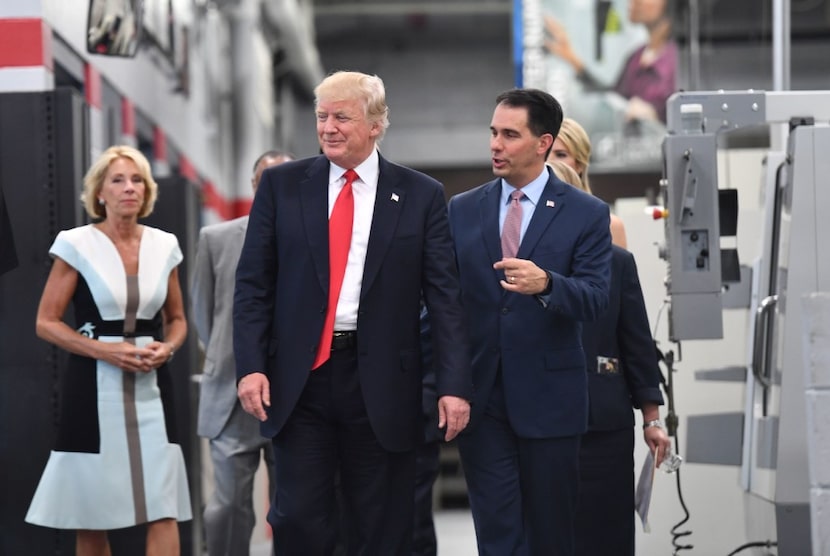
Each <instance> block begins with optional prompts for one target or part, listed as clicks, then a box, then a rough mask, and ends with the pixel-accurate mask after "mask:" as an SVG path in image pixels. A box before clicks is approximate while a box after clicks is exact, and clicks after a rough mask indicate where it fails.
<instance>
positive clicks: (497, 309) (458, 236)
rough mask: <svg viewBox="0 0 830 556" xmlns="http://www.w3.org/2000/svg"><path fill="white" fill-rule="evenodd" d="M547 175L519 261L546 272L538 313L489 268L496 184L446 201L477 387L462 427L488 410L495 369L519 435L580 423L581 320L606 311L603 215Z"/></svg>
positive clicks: (552, 433) (607, 241)
mask: <svg viewBox="0 0 830 556" xmlns="http://www.w3.org/2000/svg"><path fill="white" fill-rule="evenodd" d="M549 174H550V177H549V179H548V182H547V185H546V186H545V189H544V191H543V193H542V196H541V197H540V200H539V205H538V206H537V207H536V209H535V211H534V213H533V217H532V219H531V221H530V225H529V227H528V229H527V231H526V232H525V235H524V237H523V239H522V242H521V245H520V246H519V252H518V254H517V257H518V258H520V259H529V260H531V261H533V262H534V263H536V265H538V266H539V267H541V268H543V269H545V270H547V271H549V272H550V273H551V275H552V277H553V281H552V289H551V293H550V297H549V304H548V305H547V306H546V307H545V306H543V305H542V304H541V303H540V302H539V300H538V299H537V298H536V297H535V296H532V295H522V294H517V293H512V292H507V291H506V290H504V289H503V288H502V287H501V285H500V284H499V280H500V279H503V278H504V273H503V272H501V271H496V270H494V269H493V264H494V263H495V262H497V261H499V260H501V259H502V255H501V240H500V237H499V202H500V199H501V180H500V179H496V180H494V181H491V182H489V183H486V184H484V185H482V186H479V187H477V188H475V189H473V190H471V191H468V192H465V193H462V194H460V195H457V196H455V197H453V198H452V199H451V200H450V204H449V213H450V226H451V228H452V234H453V241H454V243H455V251H456V258H457V259H458V267H459V273H460V276H461V289H462V292H463V300H464V308H465V310H466V311H467V319H468V324H469V327H470V344H471V347H472V350H473V351H472V353H473V356H472V365H473V383H474V384H475V388H476V391H475V397H474V398H473V407H472V421H471V423H470V425H469V426H468V429H471V428H473V427H475V426H476V424H477V422H478V421H479V419H480V417H481V414H482V411H483V410H484V408H485V407H486V405H487V400H488V399H489V396H490V393H491V391H492V388H493V384H494V381H495V380H496V376H497V371H498V369H499V365H500V364H501V369H502V375H503V385H504V395H505V401H506V406H507V415H508V419H509V421H510V424H511V426H512V427H513V430H514V432H515V433H516V434H517V435H518V436H520V437H523V438H553V437H560V436H570V435H575V434H581V433H582V432H584V431H585V429H586V426H587V422H588V388H587V377H586V373H585V354H584V352H583V350H582V327H581V321H587V320H593V319H596V318H597V317H598V316H599V315H600V314H601V313H602V311H603V310H604V309H605V307H606V306H607V304H608V286H609V281H610V258H611V234H610V232H609V230H608V226H609V212H608V207H607V205H605V203H603V202H602V201H600V200H598V199H596V198H595V197H592V196H591V195H588V194H586V193H583V192H582V191H579V190H578V189H576V188H574V187H572V186H570V185H568V184H566V183H565V182H563V181H561V180H559V179H558V178H556V177H555V176H554V175H553V173H552V172H549ZM433 337H437V334H434V335H433Z"/></svg>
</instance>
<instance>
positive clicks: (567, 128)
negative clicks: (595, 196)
mask: <svg viewBox="0 0 830 556" xmlns="http://www.w3.org/2000/svg"><path fill="white" fill-rule="evenodd" d="M557 138H558V139H560V140H561V141H562V143H563V144H564V145H565V148H566V149H568V152H569V153H571V156H572V157H573V159H574V160H575V161H576V163H577V164H579V165H580V166H581V167H582V171H581V172H577V173H578V174H579V177H580V179H581V180H582V184H583V186H584V189H586V190H587V191H588V192H590V191H591V183H590V181H589V180H588V166H589V165H590V163H591V139H590V138H589V137H588V133H587V132H586V131H585V128H584V127H582V126H581V125H579V124H578V123H577V122H576V120H574V119H572V118H565V119H564V120H562V127H561V128H560V129H559V135H557Z"/></svg>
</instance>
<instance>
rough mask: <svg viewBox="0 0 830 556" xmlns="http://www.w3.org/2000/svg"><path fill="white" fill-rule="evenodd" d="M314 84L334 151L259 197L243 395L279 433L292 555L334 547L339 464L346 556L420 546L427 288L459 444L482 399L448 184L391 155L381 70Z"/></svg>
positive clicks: (270, 432) (442, 400)
mask: <svg viewBox="0 0 830 556" xmlns="http://www.w3.org/2000/svg"><path fill="white" fill-rule="evenodd" d="M315 96H316V102H315V114H316V119H317V136H318V140H319V142H320V147H321V149H322V154H321V155H319V156H316V157H312V158H307V159H304V160H299V161H296V162H291V163H288V164H283V165H281V166H278V167H276V168H269V169H268V170H266V171H265V172H264V173H263V176H262V182H261V183H260V187H259V190H258V192H257V196H256V198H255V200H254V205H253V208H252V209H251V217H250V221H249V224H248V233H247V235H246V238H245V245H244V247H243V249H242V256H241V258H240V261H239V266H238V268H237V273H236V293H235V300H234V353H235V356H236V368H237V377H238V379H239V382H238V395H239V399H240V401H241V402H242V406H243V408H244V409H245V411H247V412H248V413H250V414H252V415H254V416H256V417H257V418H258V419H259V420H260V421H262V433H263V434H264V435H265V436H269V437H272V438H273V445H274V454H275V458H276V482H277V493H276V496H275V498H274V502H273V504H272V507H271V512H270V515H269V521H270V523H271V525H272V526H273V532H274V547H275V550H276V551H277V553H278V554H281V555H282V554H287V555H298V556H314V555H320V556H328V555H330V554H332V553H333V551H334V548H335V545H336V543H337V527H336V525H335V523H336V522H337V521H338V514H337V504H336V497H335V490H336V489H335V478H336V476H337V475H338V474H339V477H340V485H341V487H342V492H343V498H344V501H345V505H346V508H347V519H346V521H347V525H348V529H347V531H346V534H345V537H346V541H345V542H346V551H347V553H348V554H367V555H383V556H395V555H407V556H408V555H409V554H411V544H412V526H413V511H414V510H413V507H414V488H415V487H414V485H415V449H416V447H417V446H418V445H419V443H420V442H421V440H422V438H423V428H422V408H421V382H422V374H423V373H422V368H421V357H420V341H419V314H420V306H421V300H422V298H423V300H424V302H425V304H426V307H427V309H428V310H429V313H430V317H431V323H432V330H433V344H432V347H433V353H434V357H433V361H434V366H435V370H436V375H437V391H438V411H439V427H440V428H442V429H445V431H444V437H445V439H446V440H451V439H452V438H454V437H455V436H456V435H457V434H458V433H459V432H460V431H461V430H462V429H463V428H464V427H465V426H466V425H467V421H468V419H469V411H470V407H469V403H468V402H467V400H468V399H469V398H470V397H472V380H471V376H470V367H469V361H468V356H467V354H468V345H467V337H466V332H465V325H464V314H463V311H462V308H461V292H460V288H459V284H458V272H457V269H456V266H455V255H454V254H453V248H452V239H451V237H450V233H449V222H448V218H447V209H446V203H445V200H444V190H443V187H442V186H441V184H440V183H438V182H437V181H435V180H434V179H432V178H430V177H428V176H426V175H424V174H421V173H419V172H416V171H414V170H411V169H409V168H405V167H403V166H399V165H396V164H393V163H391V162H389V161H387V160H386V159H385V158H384V157H382V156H381V155H380V154H379V153H378V150H377V143H378V141H380V139H381V137H382V136H383V134H384V131H385V130H386V128H387V126H388V125H389V123H388V117H387V114H388V109H387V106H386V99H385V92H384V87H383V82H382V81H381V80H380V78H378V77H377V76H373V75H366V74H363V73H357V72H338V73H334V74H332V75H330V76H328V77H327V78H326V79H325V80H324V81H323V82H322V83H321V84H320V85H319V86H318V87H317V89H316V90H315Z"/></svg>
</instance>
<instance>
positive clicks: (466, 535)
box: [251, 510, 478, 556]
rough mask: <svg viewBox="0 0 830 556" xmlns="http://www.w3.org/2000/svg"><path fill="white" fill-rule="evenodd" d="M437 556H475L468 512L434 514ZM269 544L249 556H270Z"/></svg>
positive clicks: (258, 547)
mask: <svg viewBox="0 0 830 556" xmlns="http://www.w3.org/2000/svg"><path fill="white" fill-rule="evenodd" d="M435 532H436V534H437V535H438V555H439V556H476V555H477V554H478V551H477V550H476V540H475V531H474V530H473V518H472V516H471V515H470V510H438V511H436V512H435ZM270 555H271V543H258V544H254V545H251V556H270Z"/></svg>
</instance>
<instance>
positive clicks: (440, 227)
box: [422, 187, 473, 400]
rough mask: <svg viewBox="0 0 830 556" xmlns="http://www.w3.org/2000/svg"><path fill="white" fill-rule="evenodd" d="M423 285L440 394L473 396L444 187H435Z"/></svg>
mask: <svg viewBox="0 0 830 556" xmlns="http://www.w3.org/2000/svg"><path fill="white" fill-rule="evenodd" d="M424 243H425V245H424V255H423V258H424V267H423V278H422V284H423V285H422V288H423V294H424V301H425V303H426V307H427V310H428V311H429V322H430V328H431V339H432V341H431V346H432V367H433V369H434V370H435V375H436V391H437V395H438V397H441V396H446V395H450V396H457V397H459V398H464V399H467V400H469V399H472V395H473V386H472V371H471V369H470V349H469V340H468V336H467V327H466V324H465V316H464V311H463V308H462V305H461V286H460V283H459V278H458V267H457V264H456V260H455V251H454V249H453V243H452V237H451V236H450V224H449V217H448V215H447V204H446V201H445V200H444V195H443V189H442V188H440V187H436V188H435V193H434V195H433V198H432V202H431V206H430V208H429V213H428V216H427V222H426V233H425V237H424Z"/></svg>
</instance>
